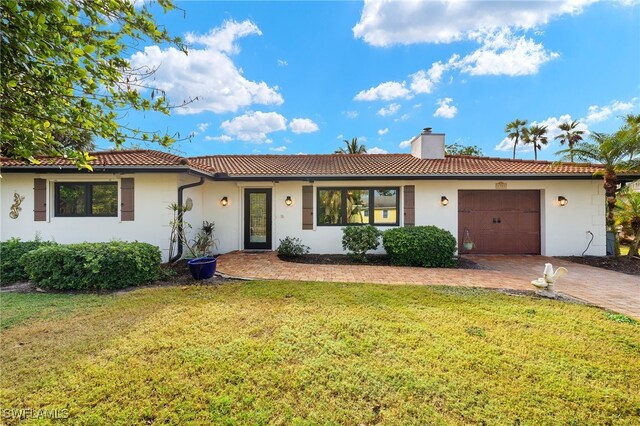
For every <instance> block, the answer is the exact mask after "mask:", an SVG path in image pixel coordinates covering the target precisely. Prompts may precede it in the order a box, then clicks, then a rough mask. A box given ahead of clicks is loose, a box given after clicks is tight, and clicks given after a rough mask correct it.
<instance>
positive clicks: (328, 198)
mask: <svg viewBox="0 0 640 426" xmlns="http://www.w3.org/2000/svg"><path fill="white" fill-rule="evenodd" d="M398 206H399V205H398V188H348V187H347V188H319V189H318V225H321V226H322V225H340V226H342V225H366V224H371V225H381V226H394V225H398Z"/></svg>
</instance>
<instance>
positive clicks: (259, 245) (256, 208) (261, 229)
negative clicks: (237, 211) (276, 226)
mask: <svg viewBox="0 0 640 426" xmlns="http://www.w3.org/2000/svg"><path fill="white" fill-rule="evenodd" d="M244 248H245V249H264V250H271V248H272V247H271V189H245V190H244Z"/></svg>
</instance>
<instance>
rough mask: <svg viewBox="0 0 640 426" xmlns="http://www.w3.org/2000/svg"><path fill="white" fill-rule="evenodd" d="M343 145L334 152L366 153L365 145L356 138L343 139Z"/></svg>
mask: <svg viewBox="0 0 640 426" xmlns="http://www.w3.org/2000/svg"><path fill="white" fill-rule="evenodd" d="M343 142H344V144H345V147H344V148H338V149H336V150H335V154H366V153H367V147H366V146H364V145H363V144H360V143H358V138H351V140H350V141H349V140H347V139H345V140H344V141H343Z"/></svg>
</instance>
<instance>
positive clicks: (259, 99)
mask: <svg viewBox="0 0 640 426" xmlns="http://www.w3.org/2000/svg"><path fill="white" fill-rule="evenodd" d="M261 34H262V33H261V31H260V29H259V28H258V27H257V26H256V25H255V24H254V23H253V22H251V21H243V22H235V21H227V22H225V23H224V24H223V25H222V26H221V27H217V28H214V29H212V30H211V31H209V32H208V33H206V34H203V35H197V34H193V33H189V34H187V35H186V36H185V41H186V42H187V43H189V44H191V45H192V47H191V48H190V49H189V54H188V55H185V54H184V53H182V52H180V51H179V50H177V49H175V48H174V47H168V48H166V49H163V48H161V47H159V46H147V47H145V48H144V50H143V51H141V52H137V53H135V54H134V55H133V56H131V58H130V62H131V66H132V67H134V68H145V67H148V68H150V69H154V68H157V71H156V72H155V74H154V79H155V81H154V84H156V87H157V88H159V89H161V90H164V91H165V92H166V93H167V97H168V98H169V99H170V100H171V101H172V102H174V103H180V102H182V101H183V100H189V99H194V98H196V97H197V98H198V100H197V101H195V102H192V103H191V104H189V105H187V106H185V107H183V108H178V109H176V110H175V112H176V113H178V114H197V113H200V112H203V111H212V112H214V113H223V112H234V111H237V110H238V109H239V108H242V107H246V106H250V105H253V104H261V105H280V104H282V103H283V102H284V100H283V98H282V96H281V95H280V93H278V87H277V86H274V87H270V86H269V85H267V83H265V82H264V81H262V82H256V81H251V80H248V79H247V78H245V77H244V75H243V71H242V70H241V69H239V68H237V67H236V65H235V64H234V63H233V61H232V59H231V55H234V54H237V53H238V52H239V50H240V49H239V47H238V45H237V43H236V41H237V40H238V39H239V38H241V37H245V36H248V35H261ZM193 46H199V47H193Z"/></svg>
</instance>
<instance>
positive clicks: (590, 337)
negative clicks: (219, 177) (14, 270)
mask: <svg viewBox="0 0 640 426" xmlns="http://www.w3.org/2000/svg"><path fill="white" fill-rule="evenodd" d="M0 297H1V304H2V326H3V329H2V331H1V332H0V337H1V338H2V340H1V342H2V345H1V351H0V359H1V360H2V362H1V365H2V371H1V372H0V373H1V374H0V389H1V390H0V408H2V409H20V408H33V409H38V408H44V407H47V408H49V409H58V410H61V409H66V410H68V413H69V420H68V422H69V424H108V425H111V424H122V425H128V424H152V423H157V424H162V423H166V424H177V423H178V422H180V423H182V424H229V425H235V424H251V425H253V424H267V423H270V424H287V425H288V424H301V425H302V424H350V425H357V424H374V423H380V424H480V423H483V422H485V423H487V424H505V425H513V424H530V425H540V424H549V425H556V424H576V425H585V424H606V423H612V424H638V423H637V422H638V419H639V418H640V372H639V369H638V366H639V365H640V326H639V325H638V324H637V323H636V324H634V323H625V322H616V321H614V320H612V319H611V318H612V317H611V316H607V315H606V314H605V313H604V312H603V311H601V310H598V309H595V308H591V307H585V306H579V305H572V304H566V303H560V302H554V301H548V300H539V299H532V298H528V297H515V296H507V295H502V294H499V293H496V292H491V291H485V290H475V289H464V288H448V287H418V286H381V285H358V284H327V283H297V282H246V283H226V284H223V285H221V286H220V287H205V286H191V287H165V288H147V289H140V290H137V291H133V292H129V293H125V294H117V295H109V296H95V295H71V296H59V295H48V294H10V295H7V294H3V295H2V296H0ZM7 319H8V321H9V323H7V324H6V326H5V321H7ZM623 319H624V317H623ZM3 413H4V411H3ZM2 421H4V422H7V423H8V424H12V422H13V423H16V421H15V420H12V419H7V418H3V419H2ZM46 422H47V421H46V420H45V421H43V422H42V423H39V424H46ZM53 423H55V422H53V421H52V424H53Z"/></svg>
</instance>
